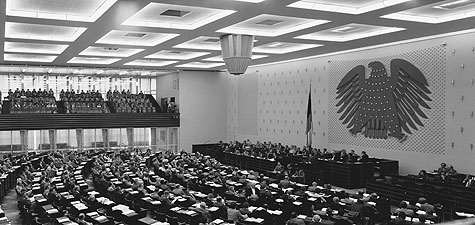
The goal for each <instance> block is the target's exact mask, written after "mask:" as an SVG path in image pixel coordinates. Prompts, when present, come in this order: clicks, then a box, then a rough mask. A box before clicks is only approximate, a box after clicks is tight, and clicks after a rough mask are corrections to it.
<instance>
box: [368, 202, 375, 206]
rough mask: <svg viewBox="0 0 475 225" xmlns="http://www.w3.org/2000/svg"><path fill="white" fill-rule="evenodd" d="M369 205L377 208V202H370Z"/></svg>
mask: <svg viewBox="0 0 475 225" xmlns="http://www.w3.org/2000/svg"><path fill="white" fill-rule="evenodd" d="M368 205H372V206H376V202H368Z"/></svg>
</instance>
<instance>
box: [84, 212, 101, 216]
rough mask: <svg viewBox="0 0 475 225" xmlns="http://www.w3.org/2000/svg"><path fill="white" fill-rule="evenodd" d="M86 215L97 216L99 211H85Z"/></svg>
mask: <svg viewBox="0 0 475 225" xmlns="http://www.w3.org/2000/svg"><path fill="white" fill-rule="evenodd" d="M86 215H87V216H89V217H96V216H99V213H97V212H90V213H86Z"/></svg>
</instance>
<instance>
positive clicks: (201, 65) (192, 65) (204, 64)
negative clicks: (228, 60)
mask: <svg viewBox="0 0 475 225" xmlns="http://www.w3.org/2000/svg"><path fill="white" fill-rule="evenodd" d="M218 66H224V63H207V62H190V63H185V64H181V65H177V66H175V67H184V68H201V69H208V68H213V67H218Z"/></svg>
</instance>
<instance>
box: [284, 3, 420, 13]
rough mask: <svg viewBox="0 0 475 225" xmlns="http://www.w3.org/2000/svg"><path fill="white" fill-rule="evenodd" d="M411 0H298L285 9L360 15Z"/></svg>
mask: <svg viewBox="0 0 475 225" xmlns="http://www.w3.org/2000/svg"><path fill="white" fill-rule="evenodd" d="M408 1H411V0H300V1H297V2H294V3H292V4H290V5H287V7H293V8H301V9H311V10H319V11H327V12H337V13H346V14H355V15H356V14H362V13H367V12H371V11H374V10H378V9H382V8H386V7H389V6H393V5H397V4H400V3H403V2H408Z"/></svg>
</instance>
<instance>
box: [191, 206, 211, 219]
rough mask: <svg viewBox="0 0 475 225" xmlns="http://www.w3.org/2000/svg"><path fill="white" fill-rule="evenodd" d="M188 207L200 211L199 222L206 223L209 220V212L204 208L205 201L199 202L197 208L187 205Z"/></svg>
mask: <svg viewBox="0 0 475 225" xmlns="http://www.w3.org/2000/svg"><path fill="white" fill-rule="evenodd" d="M189 209H190V210H193V211H195V212H198V213H200V215H201V218H200V219H199V222H202V223H208V222H209V221H210V220H211V214H210V213H209V211H208V210H207V209H206V203H204V202H201V203H200V205H199V206H198V207H197V208H194V207H189Z"/></svg>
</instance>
